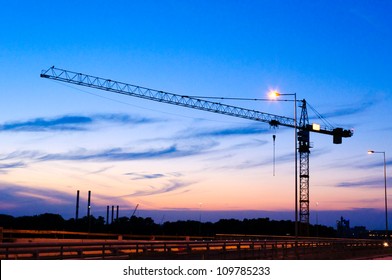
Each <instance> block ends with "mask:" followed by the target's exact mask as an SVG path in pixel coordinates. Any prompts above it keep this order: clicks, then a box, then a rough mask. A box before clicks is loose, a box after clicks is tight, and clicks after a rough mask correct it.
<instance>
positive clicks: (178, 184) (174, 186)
mask: <svg viewBox="0 0 392 280" xmlns="http://www.w3.org/2000/svg"><path fill="white" fill-rule="evenodd" d="M192 184H193V183H189V182H182V181H178V180H173V181H170V182H169V183H168V184H167V185H166V186H163V187H155V186H151V187H150V189H146V190H138V191H135V192H134V193H131V194H126V195H123V196H121V197H140V196H152V195H157V194H165V193H171V192H175V191H178V190H181V189H184V188H186V187H188V186H190V185H192ZM188 191H189V190H183V191H182V193H185V192H188Z"/></svg>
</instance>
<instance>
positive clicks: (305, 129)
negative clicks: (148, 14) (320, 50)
mask: <svg viewBox="0 0 392 280" xmlns="http://www.w3.org/2000/svg"><path fill="white" fill-rule="evenodd" d="M40 76H41V78H46V79H52V80H56V81H60V82H65V83H70V84H75V85H78V86H85V87H90V88H95V89H99V90H104V91H109V92H113V93H118V94H123V95H127V96H131V97H138V98H143V99H148V100H152V101H157V102H162V103H167V104H172V105H177V106H182V107H187V108H192V109H197V110H202V111H208V112H213V113H217V114H223V115H228V116H232V117H238V118H243V119H248V120H253V121H258V122H264V123H268V124H269V125H270V126H273V127H277V126H284V127H291V128H294V129H297V136H298V139H296V141H298V151H296V153H297V152H298V154H299V179H300V188H299V205H300V211H299V218H300V219H299V221H300V224H301V225H302V226H304V228H308V225H309V154H310V148H311V145H310V132H314V133H320V134H326V135H331V136H332V137H333V143H334V144H341V143H342V138H348V137H351V136H352V135H353V132H352V130H348V129H343V128H341V127H336V128H334V127H327V126H319V125H317V126H314V125H311V124H309V119H308V113H307V102H306V100H305V99H303V100H301V105H300V107H301V116H300V119H299V122H298V120H296V119H293V118H289V117H284V116H278V115H274V114H269V113H264V112H260V111H256V110H250V109H246V108H241V107H236V106H232V105H227V104H222V103H218V102H212V101H208V100H205V99H202V98H198V97H194V96H186V95H179V94H174V93H169V92H164V91H160V90H155V89H150V88H146V87H141V86H136V85H132V84H127V83H123V82H118V81H113V80H110V79H105V78H99V77H95V76H91V75H86V74H82V73H77V72H72V71H68V70H64V69H59V68H55V67H54V66H52V67H50V68H49V69H47V70H42V72H41V75H40ZM296 203H297V202H296ZM296 215H297V213H296ZM296 220H297V217H296Z"/></svg>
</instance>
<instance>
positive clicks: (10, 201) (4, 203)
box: [0, 183, 74, 213]
mask: <svg viewBox="0 0 392 280" xmlns="http://www.w3.org/2000/svg"><path fill="white" fill-rule="evenodd" d="M0 191H1V196H0V210H13V209H14V210H17V209H19V208H20V209H24V211H26V210H25V209H29V210H30V211H31V212H32V213H33V212H34V211H35V210H37V211H39V212H48V211H51V210H53V211H54V209H58V206H59V205H72V203H73V201H74V198H73V197H72V196H71V195H69V194H68V193H65V192H61V191H57V190H49V189H43V188H33V187H28V186H22V185H15V184H9V183H0Z"/></svg>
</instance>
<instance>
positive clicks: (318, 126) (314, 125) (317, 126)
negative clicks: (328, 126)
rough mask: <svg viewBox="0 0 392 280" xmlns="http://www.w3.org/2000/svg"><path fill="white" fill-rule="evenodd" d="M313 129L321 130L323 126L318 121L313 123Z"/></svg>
mask: <svg viewBox="0 0 392 280" xmlns="http://www.w3.org/2000/svg"><path fill="white" fill-rule="evenodd" d="M312 129H313V131H320V129H321V127H320V125H319V124H318V123H312Z"/></svg>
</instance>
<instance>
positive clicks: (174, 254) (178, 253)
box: [0, 239, 392, 260]
mask: <svg viewBox="0 0 392 280" xmlns="http://www.w3.org/2000/svg"><path fill="white" fill-rule="evenodd" d="M391 249H392V248H391V247H385V245H384V243H383V242H382V241H381V240H378V241H376V240H340V241H339V240H328V239H324V240H317V241H315V240H309V241H306V240H301V241H296V240H263V241H262V240H249V241H244V240H242V241H234V240H228V241H222V240H214V241H181V240H177V241H119V240H117V241H115V240H102V241H85V240H84V241H78V242H72V241H68V242H34V243H32V242H30V243H2V244H0V259H145V260H148V259H357V258H368V257H369V256H375V255H387V254H392V250H391Z"/></svg>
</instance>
